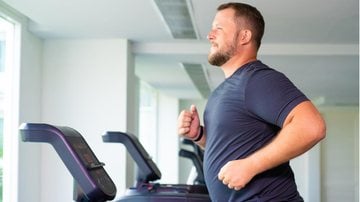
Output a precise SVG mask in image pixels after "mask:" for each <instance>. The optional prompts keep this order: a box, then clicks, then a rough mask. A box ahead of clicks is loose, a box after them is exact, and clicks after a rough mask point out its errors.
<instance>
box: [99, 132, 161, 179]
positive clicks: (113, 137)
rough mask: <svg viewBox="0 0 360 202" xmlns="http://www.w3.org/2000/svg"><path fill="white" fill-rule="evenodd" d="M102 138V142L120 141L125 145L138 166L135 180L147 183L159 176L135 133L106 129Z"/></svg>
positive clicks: (156, 168) (157, 170) (159, 173)
mask: <svg viewBox="0 0 360 202" xmlns="http://www.w3.org/2000/svg"><path fill="white" fill-rule="evenodd" d="M102 139H103V142H112V143H122V144H123V145H124V146H125V147H126V149H127V151H128V152H129V154H130V155H131V157H132V158H133V159H134V161H135V163H136V165H137V166H138V168H139V169H138V173H137V182H145V183H148V182H150V181H155V180H158V179H160V178H161V172H160V170H159V168H158V167H157V166H156V164H155V162H154V161H153V160H152V158H151V157H150V155H149V154H148V153H147V152H146V150H145V148H144V147H143V146H142V144H141V143H140V141H139V139H138V138H137V137H136V136H135V135H133V134H131V133H124V132H119V131H108V132H106V134H105V135H103V136H102Z"/></svg>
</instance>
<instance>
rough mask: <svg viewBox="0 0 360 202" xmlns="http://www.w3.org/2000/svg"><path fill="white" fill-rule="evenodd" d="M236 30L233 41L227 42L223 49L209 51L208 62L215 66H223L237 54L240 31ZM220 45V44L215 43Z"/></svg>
mask: <svg viewBox="0 0 360 202" xmlns="http://www.w3.org/2000/svg"><path fill="white" fill-rule="evenodd" d="M238 32H239V31H237V32H236V34H235V37H234V38H233V40H232V43H227V44H226V46H225V47H224V48H222V49H219V50H217V51H216V52H214V53H212V54H211V53H209V55H208V62H209V63H210V64H211V65H214V66H219V67H220V66H222V65H223V64H225V63H226V62H227V61H228V60H230V58H231V57H232V56H234V55H235V52H236V45H237V43H238V34H239V33H238ZM214 45H215V46H218V44H216V43H215V44H214Z"/></svg>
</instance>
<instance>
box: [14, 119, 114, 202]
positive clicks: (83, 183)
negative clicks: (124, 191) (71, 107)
mask: <svg viewBox="0 0 360 202" xmlns="http://www.w3.org/2000/svg"><path fill="white" fill-rule="evenodd" d="M20 134H21V138H22V141H24V142H47V143H50V144H51V145H52V146H53V147H54V149H55V150H56V152H57V154H58V155H59V156H60V158H61V160H62V161H63V162H64V164H65V166H66V167H67V169H68V170H69V171H70V173H71V174H72V176H73V178H74V179H75V181H76V184H77V185H78V186H79V187H80V189H81V192H82V195H81V197H80V198H76V199H75V198H74V199H75V200H77V201H107V200H112V199H114V197H115V195H116V187H115V185H114V183H113V181H112V180H111V178H110V177H109V175H108V174H107V173H106V171H105V169H104V168H103V166H104V163H101V162H100V161H99V160H98V159H97V158H96V156H95V154H94V153H93V152H92V150H91V149H90V147H89V145H88V144H87V143H86V141H85V139H84V138H83V137H82V136H81V135H80V133H78V132H77V131H76V130H74V129H72V128H69V127H63V126H53V125H49V124H39V123H24V124H22V125H21V126H20Z"/></svg>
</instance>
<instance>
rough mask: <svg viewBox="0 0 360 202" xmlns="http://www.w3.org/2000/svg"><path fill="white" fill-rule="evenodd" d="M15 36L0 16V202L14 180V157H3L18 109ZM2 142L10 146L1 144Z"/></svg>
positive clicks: (13, 25)
mask: <svg viewBox="0 0 360 202" xmlns="http://www.w3.org/2000/svg"><path fill="white" fill-rule="evenodd" d="M0 14H1V13H0ZM15 34H16V25H15V24H14V23H12V22H9V21H8V20H5V19H4V18H2V17H1V16H0V202H2V201H5V199H3V198H6V197H5V196H3V193H9V192H10V191H8V190H10V189H9V186H11V184H12V183H11V180H16V179H11V180H10V178H11V177H10V174H9V171H10V164H11V163H10V162H11V161H13V160H14V157H11V155H10V154H9V153H8V155H5V153H6V152H4V151H7V149H8V148H11V147H12V146H11V145H12V144H11V141H9V139H12V136H14V135H13V134H14V132H13V131H14V124H17V123H18V122H17V121H15V120H17V117H18V115H17V114H18V113H17V110H15V109H17V108H18V107H17V105H16V103H18V102H15V99H14V96H15V92H14V90H13V89H14V88H15V85H14V84H15V83H16V81H17V80H16V81H15V79H14V78H15V77H14V75H15V74H14V72H15V71H14V70H15V68H14V66H15V65H14V64H15V62H14V61H15ZM16 128H17V127H16ZM3 142H7V143H10V144H5V143H4V144H3ZM6 146H7V148H6ZM3 154H4V155H3ZM6 166H7V168H5V167H6ZM6 173H7V174H6ZM3 185H4V186H3ZM6 186H7V187H6ZM4 187H6V188H5V191H3V190H4Z"/></svg>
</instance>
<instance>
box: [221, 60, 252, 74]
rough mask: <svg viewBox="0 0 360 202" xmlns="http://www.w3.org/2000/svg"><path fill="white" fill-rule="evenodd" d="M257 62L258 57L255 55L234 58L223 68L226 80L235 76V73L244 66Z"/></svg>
mask: <svg viewBox="0 0 360 202" xmlns="http://www.w3.org/2000/svg"><path fill="white" fill-rule="evenodd" d="M255 60H257V59H256V55H253V56H251V57H241V56H240V57H236V56H234V57H232V58H231V59H230V60H228V61H227V62H226V63H225V64H223V65H222V66H221V69H222V70H223V72H224V74H225V78H229V77H230V76H231V75H233V74H234V72H235V71H236V70H237V69H239V68H241V67H242V66H243V65H245V64H247V63H249V62H253V61H255Z"/></svg>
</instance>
